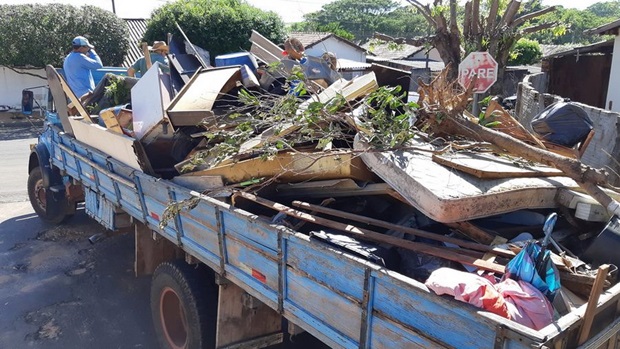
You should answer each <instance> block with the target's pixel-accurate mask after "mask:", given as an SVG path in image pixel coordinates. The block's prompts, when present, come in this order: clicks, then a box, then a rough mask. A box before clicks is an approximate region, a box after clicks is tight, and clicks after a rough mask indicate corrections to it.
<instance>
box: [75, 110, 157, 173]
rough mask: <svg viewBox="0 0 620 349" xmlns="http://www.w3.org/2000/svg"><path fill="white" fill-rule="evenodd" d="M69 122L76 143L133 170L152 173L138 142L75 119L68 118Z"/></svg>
mask: <svg viewBox="0 0 620 349" xmlns="http://www.w3.org/2000/svg"><path fill="white" fill-rule="evenodd" d="M69 122H70V124H71V128H72V129H73V132H74V134H75V138H76V139H77V140H78V141H80V142H82V143H84V144H87V145H89V146H91V147H93V148H95V149H98V150H100V151H102V152H104V153H106V154H108V155H110V156H111V157H112V158H114V159H116V160H118V161H120V162H122V163H124V164H125V165H127V166H129V167H131V168H133V169H136V170H142V171H144V172H147V173H152V170H151V169H150V163H149V161H148V159H147V158H146V156H144V153H143V151H141V150H142V149H141V145H140V142H138V141H136V140H135V139H133V138H131V137H127V136H125V135H123V134H118V133H115V132H112V131H110V130H108V129H106V128H103V127H101V126H99V125H97V124H89V123H86V122H84V121H82V120H79V119H77V118H69ZM138 148H140V149H138Z"/></svg>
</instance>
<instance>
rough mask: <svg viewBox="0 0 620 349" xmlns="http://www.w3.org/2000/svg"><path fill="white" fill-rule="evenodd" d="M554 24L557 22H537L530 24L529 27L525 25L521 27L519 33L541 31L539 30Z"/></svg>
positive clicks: (551, 26)
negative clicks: (536, 23)
mask: <svg viewBox="0 0 620 349" xmlns="http://www.w3.org/2000/svg"><path fill="white" fill-rule="evenodd" d="M556 25H558V22H551V23H543V24H538V25H534V26H531V27H527V28H523V29H521V33H523V34H529V33H535V32H538V31H541V30H545V29H549V28H553V27H555V26H556Z"/></svg>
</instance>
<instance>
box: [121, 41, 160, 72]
mask: <svg viewBox="0 0 620 349" xmlns="http://www.w3.org/2000/svg"><path fill="white" fill-rule="evenodd" d="M149 51H151V53H150V55H151V64H155V62H159V63H160V64H161V65H160V67H161V68H162V71H163V72H164V73H169V72H170V68H169V67H168V58H166V55H167V54H168V51H169V48H168V45H166V43H165V42H163V41H155V42H154V43H153V47H149ZM147 70H148V69H147V68H146V59H145V58H144V57H141V58H138V59H137V60H136V62H135V63H134V64H132V65H131V67H129V69H127V75H129V76H136V73H140V76H144V74H145V73H146V71H147Z"/></svg>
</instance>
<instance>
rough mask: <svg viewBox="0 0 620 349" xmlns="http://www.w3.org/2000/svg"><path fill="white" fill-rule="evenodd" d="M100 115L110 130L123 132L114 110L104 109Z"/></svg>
mask: <svg viewBox="0 0 620 349" xmlns="http://www.w3.org/2000/svg"><path fill="white" fill-rule="evenodd" d="M99 117H100V118H101V119H102V120H103V123H104V124H105V127H107V128H108V130H111V131H114V132H116V133H121V134H122V133H123V129H122V128H121V126H120V125H119V124H118V120H116V115H114V112H113V111H111V110H104V111H102V112H101V113H99Z"/></svg>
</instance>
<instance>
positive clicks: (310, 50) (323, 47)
mask: <svg viewBox="0 0 620 349" xmlns="http://www.w3.org/2000/svg"><path fill="white" fill-rule="evenodd" d="M305 52H306V55H308V56H316V57H320V56H321V55H322V54H323V53H325V52H332V53H334V54H335V55H336V57H338V58H346V59H350V60H352V61H356V62H366V52H364V51H361V50H360V49H357V48H355V47H353V46H351V45H349V44H346V43H344V42H342V41H340V40H338V39H335V38H333V37H330V38H327V39H326V40H323V41H321V42H319V43H318V44H316V45H314V46H312V47H307V48H306V51H305Z"/></svg>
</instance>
